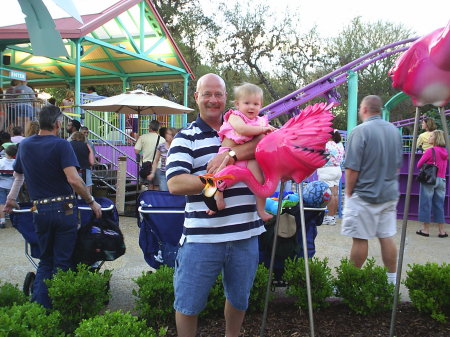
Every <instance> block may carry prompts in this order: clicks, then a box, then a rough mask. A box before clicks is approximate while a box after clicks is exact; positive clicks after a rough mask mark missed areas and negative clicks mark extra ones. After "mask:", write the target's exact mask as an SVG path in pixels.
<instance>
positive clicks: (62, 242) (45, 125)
mask: <svg viewBox="0 0 450 337" xmlns="http://www.w3.org/2000/svg"><path fill="white" fill-rule="evenodd" d="M62 118H63V115H62V113H61V110H60V109H59V108H58V107H56V106H54V105H47V106H45V107H43V108H42V110H41V112H40V114H39V126H40V131H39V134H38V135H34V136H31V137H27V138H26V139H24V140H23V141H22V142H21V143H20V147H19V151H18V153H17V156H16V162H15V164H14V178H15V180H14V183H13V186H12V187H11V191H10V192H9V194H8V197H7V201H6V205H5V211H7V212H11V211H12V209H13V208H18V204H17V202H16V198H17V194H18V192H19V190H20V186H21V185H22V183H23V181H24V178H25V180H26V182H27V189H28V192H29V195H30V199H31V200H33V204H34V206H33V222H34V226H35V230H36V234H37V238H38V244H39V250H40V253H41V255H40V256H39V259H40V262H39V266H38V269H37V272H36V278H35V281H34V288H33V296H32V301H34V302H37V303H39V304H41V305H43V306H44V307H46V308H51V300H50V298H49V296H48V290H47V286H46V284H45V282H44V281H45V280H47V279H50V278H51V277H52V275H53V274H54V273H56V271H57V270H58V269H62V270H68V269H70V268H72V267H73V264H72V255H73V251H74V248H75V242H76V239H77V230H78V217H77V207H76V200H75V198H76V196H75V195H74V193H76V194H78V195H79V196H80V197H81V198H83V199H84V200H85V201H86V203H87V204H88V205H89V206H90V207H91V209H92V212H93V213H94V214H95V216H96V217H97V218H100V217H101V213H102V212H101V207H100V205H99V204H98V203H97V202H95V200H94V198H93V197H92V195H91V194H90V193H89V192H88V190H87V188H86V186H85V184H84V182H83V180H82V179H81V177H80V176H79V175H78V172H77V167H78V166H79V163H78V160H77V158H76V156H75V153H74V151H73V149H72V147H71V146H70V144H69V142H68V141H66V140H64V139H62V138H59V137H58V136H57V135H58V134H59V131H60V129H61V126H62Z"/></svg>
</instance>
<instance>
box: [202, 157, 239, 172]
mask: <svg viewBox="0 0 450 337" xmlns="http://www.w3.org/2000/svg"><path fill="white" fill-rule="evenodd" d="M233 164H234V159H233V158H231V157H230V156H229V154H228V152H222V153H219V154H218V155H216V156H215V157H214V158H213V159H211V160H210V161H209V163H208V165H207V166H206V172H207V173H211V174H216V173H217V172H219V171H220V170H222V169H223V168H224V167H225V166H227V165H233Z"/></svg>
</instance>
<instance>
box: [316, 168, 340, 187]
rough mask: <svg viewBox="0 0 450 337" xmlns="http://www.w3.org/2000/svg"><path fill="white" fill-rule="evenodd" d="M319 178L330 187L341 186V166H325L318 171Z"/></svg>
mask: <svg viewBox="0 0 450 337" xmlns="http://www.w3.org/2000/svg"><path fill="white" fill-rule="evenodd" d="M317 177H318V178H319V180H320V181H323V182H325V183H326V184H327V185H328V186H329V187H333V186H339V181H340V180H341V177H342V169H341V167H340V166H325V167H321V168H319V169H317Z"/></svg>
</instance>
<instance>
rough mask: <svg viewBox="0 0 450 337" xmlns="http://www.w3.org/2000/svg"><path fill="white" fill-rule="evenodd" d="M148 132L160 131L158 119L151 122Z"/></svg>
mask: <svg viewBox="0 0 450 337" xmlns="http://www.w3.org/2000/svg"><path fill="white" fill-rule="evenodd" d="M148 130H149V131H153V132H157V131H158V130H159V122H158V121H157V120H156V119H153V120H152V121H150V124H149V125H148Z"/></svg>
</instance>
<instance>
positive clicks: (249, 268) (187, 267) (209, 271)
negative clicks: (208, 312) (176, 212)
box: [173, 236, 259, 316]
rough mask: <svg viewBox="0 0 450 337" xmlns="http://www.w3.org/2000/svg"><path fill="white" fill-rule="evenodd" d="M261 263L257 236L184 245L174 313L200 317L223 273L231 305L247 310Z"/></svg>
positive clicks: (178, 265) (177, 270)
mask: <svg viewBox="0 0 450 337" xmlns="http://www.w3.org/2000/svg"><path fill="white" fill-rule="evenodd" d="M258 260H259V253H258V238H257V237H256V236H255V237H252V238H250V239H245V240H238V241H229V242H220V243H192V242H191V243H186V242H185V243H184V244H183V245H182V246H181V247H180V249H179V250H178V255H177V260H176V263H175V275H174V280H173V284H174V289H175V303H174V308H175V310H176V311H178V312H180V313H182V314H184V315H190V316H191V315H198V314H199V313H200V312H201V311H202V310H203V308H204V307H205V305H206V302H207V300H208V295H209V291H210V289H211V287H212V286H213V285H214V282H215V281H216V279H217V276H218V275H219V273H220V272H222V275H223V286H224V290H225V297H226V298H227V300H228V302H230V304H231V305H232V306H233V307H234V308H236V309H238V310H247V307H248V298H249V296H250V289H251V288H252V285H253V280H254V278H255V273H256V269H257V268H258Z"/></svg>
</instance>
